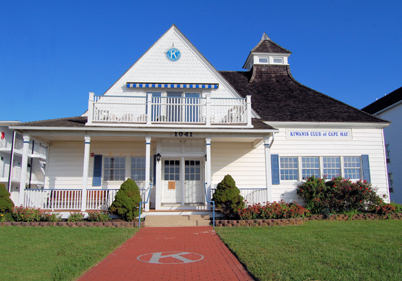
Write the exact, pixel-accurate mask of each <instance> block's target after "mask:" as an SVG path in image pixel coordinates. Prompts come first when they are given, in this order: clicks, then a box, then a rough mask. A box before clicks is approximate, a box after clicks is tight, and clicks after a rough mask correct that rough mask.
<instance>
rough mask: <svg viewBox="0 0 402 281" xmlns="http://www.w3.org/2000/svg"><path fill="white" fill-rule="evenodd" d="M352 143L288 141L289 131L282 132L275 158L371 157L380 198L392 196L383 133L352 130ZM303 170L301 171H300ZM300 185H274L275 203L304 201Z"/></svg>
mask: <svg viewBox="0 0 402 281" xmlns="http://www.w3.org/2000/svg"><path fill="white" fill-rule="evenodd" d="M352 136H353V139H350V140H338V141H337V140H314V139H310V140H309V139H304V140H301V139H298V140H289V139H286V130H285V129H284V128H281V129H280V132H279V133H278V134H276V135H275V142H274V144H273V146H272V148H271V154H279V156H361V155H362V154H368V155H369V160H370V176H371V182H372V185H373V187H375V188H378V193H379V194H386V195H387V196H388V181H387V169H386V163H385V150H384V138H383V131H382V129H352ZM299 168H300V167H299ZM297 184H298V183H297V182H296V181H281V183H280V185H273V190H272V191H273V192H272V194H273V200H281V199H284V200H285V201H293V200H296V201H300V198H298V197H297V195H296V188H297Z"/></svg>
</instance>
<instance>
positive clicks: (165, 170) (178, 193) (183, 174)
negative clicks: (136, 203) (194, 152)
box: [161, 157, 204, 205]
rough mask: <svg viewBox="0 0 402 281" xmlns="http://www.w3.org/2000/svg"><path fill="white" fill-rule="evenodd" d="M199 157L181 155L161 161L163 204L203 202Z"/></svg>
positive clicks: (201, 171)
mask: <svg viewBox="0 0 402 281" xmlns="http://www.w3.org/2000/svg"><path fill="white" fill-rule="evenodd" d="M203 170H204V168H203V162H202V160H201V159H191V158H184V157H181V158H180V160H178V159H167V160H163V162H162V200H161V203H162V204H165V205H171V204H173V205H193V204H194V205H196V204H204V186H203V182H204V177H203V175H204V173H203Z"/></svg>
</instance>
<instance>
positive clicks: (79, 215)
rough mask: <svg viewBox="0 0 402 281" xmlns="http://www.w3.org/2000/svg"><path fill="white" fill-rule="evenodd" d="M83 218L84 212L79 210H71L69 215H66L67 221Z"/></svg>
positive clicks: (81, 219) (76, 220)
mask: <svg viewBox="0 0 402 281" xmlns="http://www.w3.org/2000/svg"><path fill="white" fill-rule="evenodd" d="M83 220H84V214H83V213H81V212H71V213H70V216H69V217H68V219H67V221H68V222H78V221H83Z"/></svg>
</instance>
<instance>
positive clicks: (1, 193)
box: [0, 184, 14, 213]
mask: <svg viewBox="0 0 402 281" xmlns="http://www.w3.org/2000/svg"><path fill="white" fill-rule="evenodd" d="M13 208H14V203H13V201H12V200H11V199H10V193H9V192H8V191H7V189H6V186H5V185H4V184H0V213H11V212H12V211H13Z"/></svg>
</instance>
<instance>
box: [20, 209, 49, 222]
mask: <svg viewBox="0 0 402 281" xmlns="http://www.w3.org/2000/svg"><path fill="white" fill-rule="evenodd" d="M42 213H43V212H42V211H41V210H40V209H39V208H38V209H36V208H29V207H26V208H25V207H23V206H21V207H15V208H14V209H13V217H14V219H15V220H16V221H22V222H31V221H40V220H41V217H42Z"/></svg>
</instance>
